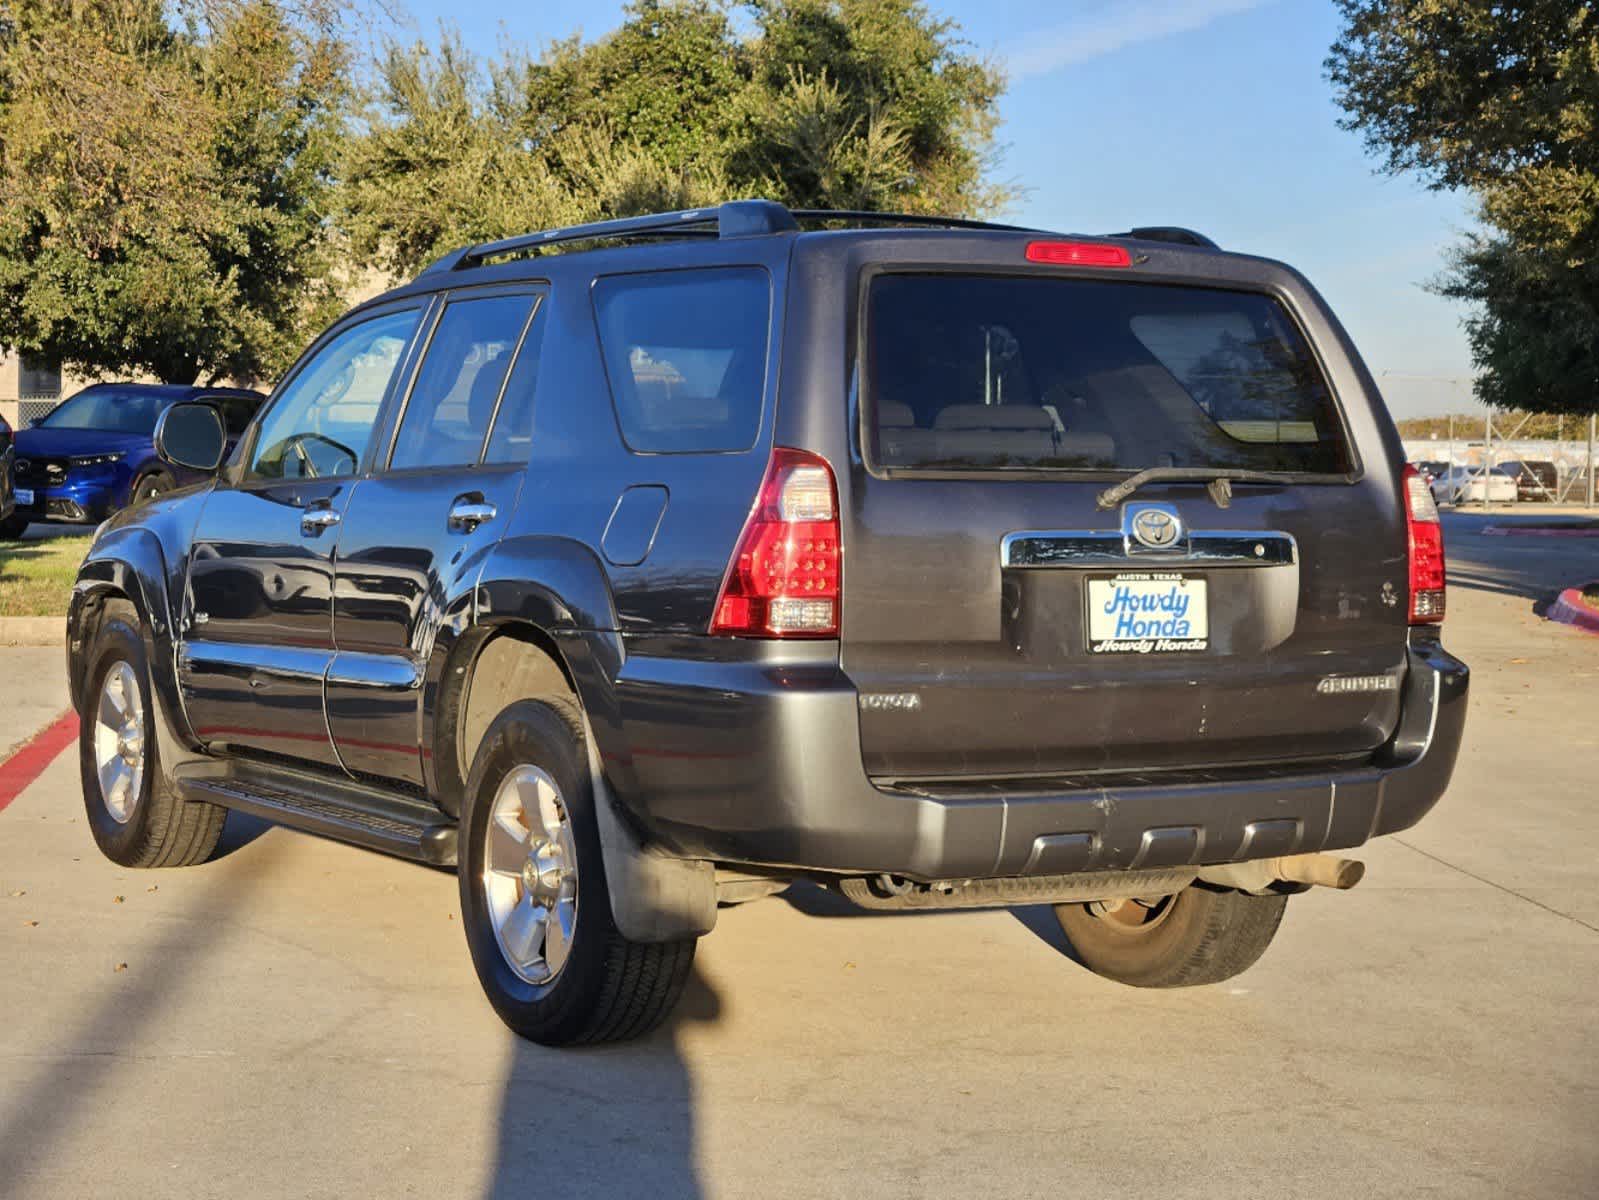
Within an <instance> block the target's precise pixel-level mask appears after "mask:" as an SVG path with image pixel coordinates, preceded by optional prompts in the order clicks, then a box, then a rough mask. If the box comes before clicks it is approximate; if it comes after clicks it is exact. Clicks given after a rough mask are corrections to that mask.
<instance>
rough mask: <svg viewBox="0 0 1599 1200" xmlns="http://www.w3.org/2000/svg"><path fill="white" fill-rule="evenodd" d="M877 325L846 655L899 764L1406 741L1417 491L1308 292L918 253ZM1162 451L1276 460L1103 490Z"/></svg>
mask: <svg viewBox="0 0 1599 1200" xmlns="http://www.w3.org/2000/svg"><path fill="white" fill-rule="evenodd" d="M866 320H867V326H866V329H867V339H866V345H867V347H868V354H867V361H866V370H865V373H864V378H865V388H864V397H865V399H864V404H865V406H866V417H867V419H866V421H865V423H864V427H865V430H866V437H865V439H864V441H865V443H866V444H865V445H864V446H863V447H862V450H863V460H864V461H863V464H862V465H861V466H859V467H858V468H857V469H856V470H854V471H853V472H852V473H851V482H850V487H851V490H852V496H851V503H850V504H849V505H848V506H847V510H848V511H847V512H846V522H847V523H846V526H845V530H844V547H845V571H844V603H843V628H842V642H843V649H842V661H843V665H844V668H845V670H846V671H847V672H848V673H849V675H850V676H851V678H852V679H853V680H854V681H855V683H856V685H857V687H858V688H859V690H860V692H861V735H862V746H863V751H864V755H865V759H866V765H867V769H868V771H869V772H870V773H871V774H873V775H874V776H878V777H888V778H906V779H940V778H952V779H953V778H962V777H965V778H974V777H975V778H1006V777H1018V776H1048V775H1056V774H1062V773H1070V772H1081V771H1094V770H1115V771H1123V772H1125V771H1128V770H1134V771H1136V770H1138V769H1142V768H1148V769H1151V770H1157V769H1170V768H1179V767H1182V768H1199V767H1222V766H1233V765H1240V764H1249V763H1256V762H1271V763H1281V762H1283V761H1285V760H1292V759H1302V760H1307V761H1310V760H1315V761H1323V760H1327V759H1333V758H1342V757H1356V756H1364V755H1368V754H1370V753H1371V752H1372V751H1373V750H1374V749H1375V748H1377V747H1379V746H1380V745H1382V744H1383V743H1384V742H1385V741H1387V739H1388V738H1389V737H1390V735H1391V734H1392V732H1393V729H1394V727H1395V724H1396V722H1397V719H1398V710H1399V691H1398V688H1399V683H1400V680H1401V672H1402V670H1403V664H1404V662H1405V642H1406V625H1407V617H1406V609H1405V604H1404V601H1405V588H1406V580H1407V575H1406V553H1407V545H1406V531H1405V524H1404V518H1403V515H1402V513H1401V511H1400V510H1399V506H1398V495H1397V488H1396V485H1395V483H1394V482H1393V481H1389V480H1387V479H1386V478H1385V477H1384V475H1383V473H1381V472H1379V473H1377V474H1375V475H1369V476H1362V473H1361V472H1360V470H1359V468H1358V462H1357V456H1356V455H1355V454H1354V453H1353V450H1352V448H1351V447H1350V445H1349V442H1348V435H1347V433H1346V428H1345V424H1344V422H1343V421H1342V419H1341V417H1340V411H1339V408H1338V406H1337V405H1336V404H1335V402H1334V398H1333V396H1332V394H1331V391H1330V388H1329V386H1328V384H1327V383H1326V382H1325V380H1324V378H1323V377H1322V375H1321V371H1320V368H1319V367H1318V365H1317V362H1316V359H1315V357H1314V356H1313V355H1312V354H1311V352H1310V350H1309V347H1308V344H1307V342H1306V340H1305V338H1304V335H1303V334H1302V332H1301V331H1300V329H1299V327H1298V326H1297V324H1296V323H1295V322H1294V321H1293V319H1292V318H1291V317H1290V315H1289V313H1288V311H1287V309H1286V308H1285V307H1284V306H1283V305H1282V304H1281V302H1280V301H1278V300H1277V299H1275V298H1272V297H1269V296H1266V295H1263V294H1251V293H1247V292H1242V291H1236V290H1222V289H1219V288H1205V287H1197V286H1182V287H1178V286H1166V285H1159V284H1148V283H1119V282H1118V283H1109V282H1101V281H1097V280H1095V281H1088V280H1081V279H1069V278H1048V277H1043V278H1040V277H1036V276H1003V277H1001V276H979V275H950V274H947V273H941V274H937V275H932V274H917V273H914V272H895V273H883V274H881V275H879V276H877V277H876V278H875V279H873V280H872V281H871V283H870V285H869V291H868V302H867V306H866ZM1150 467H1182V468H1217V469H1237V470H1241V471H1243V470H1247V471H1250V472H1256V473H1259V472H1266V473H1268V474H1270V475H1271V476H1272V479H1271V480H1270V481H1269V482H1253V483H1247V484H1246V483H1238V484H1235V485H1233V489H1232V491H1233V494H1232V497H1231V499H1230V501H1229V500H1228V498H1227V497H1226V496H1220V497H1217V496H1214V495H1212V494H1211V493H1210V492H1209V491H1208V490H1207V488H1206V487H1205V486H1204V485H1203V484H1193V483H1187V484H1171V483H1168V484H1153V483H1152V484H1148V485H1145V486H1144V487H1142V488H1140V489H1139V490H1138V491H1137V492H1135V493H1134V494H1133V495H1132V496H1130V497H1128V498H1126V499H1125V500H1124V501H1122V502H1120V503H1117V504H1114V505H1112V506H1111V507H1110V508H1109V509H1108V510H1102V509H1101V508H1100V507H1099V504H1098V498H1099V497H1100V495H1101V493H1102V492H1103V491H1104V489H1105V488H1106V487H1107V486H1108V485H1109V484H1110V483H1113V482H1115V481H1116V480H1118V479H1120V478H1125V477H1126V476H1127V474H1129V473H1130V472H1133V471H1138V470H1143V469H1145V468H1150ZM1224 504H1225V505H1226V506H1225V507H1223V505H1224Z"/></svg>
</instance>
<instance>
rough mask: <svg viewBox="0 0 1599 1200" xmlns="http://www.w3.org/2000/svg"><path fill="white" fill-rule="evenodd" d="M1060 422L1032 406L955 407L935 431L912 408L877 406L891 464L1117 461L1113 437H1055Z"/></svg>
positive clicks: (940, 416) (942, 416)
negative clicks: (972, 460)
mask: <svg viewBox="0 0 1599 1200" xmlns="http://www.w3.org/2000/svg"><path fill="white" fill-rule="evenodd" d="M1056 424H1057V422H1056V419H1055V417H1054V416H1053V415H1052V414H1051V413H1050V412H1049V410H1048V409H1045V408H1037V407H1034V406H1032V405H1023V404H996V405H990V404H952V405H950V406H949V407H947V408H945V409H944V410H943V411H942V412H940V413H939V414H938V417H937V418H936V420H935V421H934V424H933V428H932V429H922V428H920V427H918V426H917V424H916V414H915V413H914V412H912V411H911V407H910V405H908V404H895V403H892V402H884V403H882V404H879V405H878V407H877V427H878V434H879V439H880V444H881V446H882V448H883V455H884V457H885V458H886V459H887V460H889V462H890V463H891V464H892V463H893V462H904V463H918V462H927V461H934V460H939V459H954V460H957V461H958V460H960V459H964V458H979V459H991V458H998V457H1002V456H1008V457H1014V458H1018V459H1023V460H1026V459H1044V458H1062V457H1064V458H1071V459H1081V460H1082V461H1083V463H1084V464H1085V465H1096V464H1103V465H1106V466H1108V465H1110V464H1112V463H1114V462H1115V460H1116V442H1115V439H1114V438H1112V437H1111V436H1110V435H1109V434H1106V433H1086V432H1085V433H1070V432H1068V433H1057V432H1056Z"/></svg>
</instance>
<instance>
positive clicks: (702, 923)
mask: <svg viewBox="0 0 1599 1200" xmlns="http://www.w3.org/2000/svg"><path fill="white" fill-rule="evenodd" d="M584 726H585V729H584V732H585V734H586V735H587V736H586V738H585V740H586V741H587V742H588V749H589V775H590V777H591V778H592V780H593V787H594V813H595V818H596V821H597V823H598V825H599V830H600V851H601V853H602V854H604V856H605V881H606V884H607V885H608V887H609V890H610V893H611V919H612V920H614V921H615V922H616V928H617V929H618V930H619V931H620V932H621V934H622V936H623V937H626V938H629V939H630V940H632V941H635V942H674V941H677V940H679V939H680V938H689V937H699V936H700V935H702V934H707V933H709V932H710V931H711V930H712V929H714V928H715V927H716V868H715V866H714V865H713V864H712V863H708V862H701V861H698V860H695V859H683V858H672V857H671V856H669V855H666V854H662V853H661V852H660V851H658V850H652V849H650V848H649V847H647V846H645V845H644V844H643V842H641V841H640V840H639V838H638V835H637V834H635V833H634V832H633V830H632V828H631V827H630V826H629V825H628V824H627V822H626V821H625V820H623V818H622V817H621V815H620V814H619V813H618V812H617V811H616V801H615V799H614V798H613V797H612V795H611V789H610V788H609V787H608V786H607V785H606V782H605V772H604V771H603V770H601V769H600V758H599V751H598V750H596V749H595V746H594V734H593V731H592V730H591V729H588V728H587V726H588V718H587V717H585V718H584Z"/></svg>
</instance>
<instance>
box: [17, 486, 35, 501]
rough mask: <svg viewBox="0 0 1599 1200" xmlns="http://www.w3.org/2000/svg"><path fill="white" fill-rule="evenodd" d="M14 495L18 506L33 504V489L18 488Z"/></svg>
mask: <svg viewBox="0 0 1599 1200" xmlns="http://www.w3.org/2000/svg"><path fill="white" fill-rule="evenodd" d="M15 494H16V497H17V503H18V504H32V503H33V489H32V488H18V489H17V490H16V493H15Z"/></svg>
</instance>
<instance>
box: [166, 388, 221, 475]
mask: <svg viewBox="0 0 1599 1200" xmlns="http://www.w3.org/2000/svg"><path fill="white" fill-rule="evenodd" d="M227 449H228V435H227V431H226V430H225V429H224V428H223V426H222V414H221V413H220V412H218V411H217V410H216V406H215V405H211V404H206V403H204V402H203V401H199V400H180V401H179V402H178V403H176V404H174V405H172V406H171V407H169V408H168V409H167V410H166V411H165V412H163V413H162V414H161V419H160V420H158V421H157V422H156V423H155V452H156V453H157V454H159V455H160V456H161V457H162V458H163V459H164V460H165V461H167V462H169V463H171V464H172V465H173V466H175V467H187V468H188V469H189V470H191V471H205V472H208V473H209V472H211V471H215V470H216V469H217V468H218V467H220V466H221V465H222V459H223V456H224V455H225V454H226V453H227Z"/></svg>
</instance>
